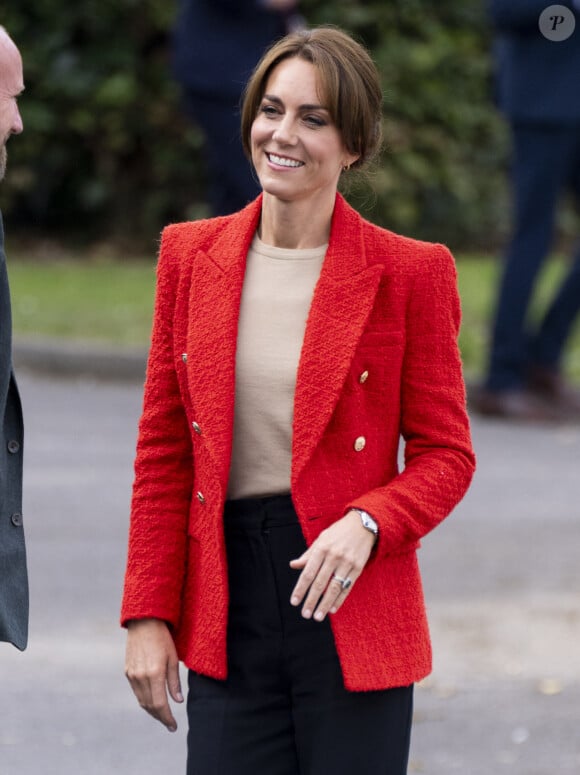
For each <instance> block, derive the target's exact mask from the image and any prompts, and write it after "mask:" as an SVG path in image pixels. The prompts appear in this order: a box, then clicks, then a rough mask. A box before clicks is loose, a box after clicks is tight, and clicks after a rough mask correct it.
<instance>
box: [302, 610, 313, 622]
mask: <svg viewBox="0 0 580 775" xmlns="http://www.w3.org/2000/svg"><path fill="white" fill-rule="evenodd" d="M302 616H303V617H304V618H305V619H310V617H311V616H312V611H310V610H309V609H308V608H306V609H305V610H304V611H302Z"/></svg>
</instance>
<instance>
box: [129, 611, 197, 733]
mask: <svg viewBox="0 0 580 775" xmlns="http://www.w3.org/2000/svg"><path fill="white" fill-rule="evenodd" d="M125 675H126V676H127V678H128V680H129V683H130V684H131V688H132V689H133V691H134V692H135V696H136V697H137V700H138V701H139V705H140V706H141V707H142V708H143V709H144V710H146V711H147V713H150V714H151V715H152V716H153V718H156V719H157V720H158V721H160V722H161V723H162V724H164V725H165V726H166V727H167V729H168V730H169V731H170V732H175V730H176V729H177V722H176V721H175V718H174V717H173V714H172V713H171V708H170V707H169V701H168V698H167V689H169V694H170V695H171V697H172V699H173V700H175V702H183V694H182V693H181V683H180V680H179V660H178V659H177V651H176V649H175V644H174V643H173V638H172V637H171V633H170V632H169V628H168V627H167V624H166V623H165V622H163V621H161V619H135V620H134V621H131V622H129V624H128V626H127V650H126V658H125Z"/></svg>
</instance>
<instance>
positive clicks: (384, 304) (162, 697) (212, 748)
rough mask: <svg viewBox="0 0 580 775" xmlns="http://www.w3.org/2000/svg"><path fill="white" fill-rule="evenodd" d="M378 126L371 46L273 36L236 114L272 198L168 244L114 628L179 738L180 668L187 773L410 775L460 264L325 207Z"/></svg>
mask: <svg viewBox="0 0 580 775" xmlns="http://www.w3.org/2000/svg"><path fill="white" fill-rule="evenodd" d="M380 122H381V89H380V84H379V79H378V74H377V71H376V68H375V66H374V64H373V63H372V60H371V59H370V57H369V55H368V53H367V52H366V50H365V49H364V48H363V47H362V46H360V45H359V44H358V43H356V42H355V41H354V40H352V38H350V37H349V36H348V35H347V34H346V33H344V32H342V31H340V30H337V29H335V28H328V27H322V28H318V29H314V30H310V31H302V32H299V33H295V34H292V35H289V36H287V37H286V38H283V39H282V40H281V41H279V42H278V43H276V44H275V45H274V46H273V47H272V48H271V49H270V51H268V52H267V53H266V54H265V55H264V58H263V59H262V61H261V62H260V63H259V64H258V66H257V68H256V70H255V72H254V74H253V76H252V78H251V79H250V82H249V84H248V87H247V90H246V95H245V102H244V106H243V111H242V138H243V144H244V148H245V151H246V153H247V155H248V156H249V157H250V158H251V160H252V163H253V165H254V168H255V171H256V174H257V176H258V179H259V181H260V184H261V187H262V194H261V195H260V196H259V197H258V198H257V199H256V200H255V201H254V202H252V203H251V204H250V205H248V206H247V207H246V208H245V209H244V210H242V211H241V212H239V213H237V214H235V215H232V216H228V217H225V218H217V219H210V220H207V221H200V222H196V223H184V224H177V225H173V226H170V227H168V228H166V229H165V230H164V232H163V237H162V243H161V254H160V259H159V268H158V280H157V301H156V311H155V320H154V326H153V337H152V344H151V352H150V356H149V365H148V371H147V382H146V387H145V398H144V412H143V416H142V420H141V424H140V432H139V442H138V447H137V461H136V466H135V484H134V491H133V501H132V511H131V531H130V539H129V557H128V563H127V573H126V580H125V594H124V601H123V611H122V622H123V624H124V625H125V626H127V628H128V637H127V659H126V673H127V676H128V678H129V681H130V683H131V685H132V687H133V690H134V692H135V694H136V696H137V698H138V700H139V703H140V705H141V706H142V707H143V708H145V709H146V710H147V711H148V712H149V713H150V714H151V715H152V716H153V717H154V718H156V719H158V720H159V721H161V722H162V723H164V724H165V725H166V726H167V727H168V728H169V729H171V730H173V729H175V719H174V717H173V714H172V712H171V708H170V705H169V701H168V697H167V692H169V694H170V695H171V697H172V698H173V699H174V700H175V701H178V702H181V701H183V696H182V693H181V687H180V684H179V672H178V661H179V660H180V659H181V660H182V661H183V662H185V664H186V665H187V666H188V668H189V695H188V707H187V710H188V721H189V734H188V765H187V772H188V775H194V773H195V775H216V774H217V775H300V774H301V773H308V774H309V775H327V773H329V772H331V773H333V775H352V773H353V772H357V773H358V775H376V773H382V774H383V775H404V773H406V771H407V760H408V753H409V741H410V728H411V717H412V698H413V684H414V682H415V681H417V680H420V679H421V678H423V677H424V676H425V675H427V673H428V672H429V670H430V668H431V649H430V642H429V633H428V628H427V622H426V616H425V607H424V602H423V595H422V590H421V580H420V576H419V571H418V565H417V560H416V549H417V546H418V544H419V540H420V539H421V538H422V537H423V536H424V535H425V534H426V533H428V532H429V531H430V530H431V529H432V528H434V527H435V526H436V525H437V524H438V523H439V522H440V521H441V520H442V519H444V518H445V517H446V516H447V514H449V512H450V511H451V510H452V509H453V507H454V506H455V505H456V504H457V502H458V501H459V500H460V499H461V498H462V496H463V494H464V492H465V490H466V489H467V486H468V484H469V481H470V479H471V476H472V473H473V468H474V455H473V451H472V448H471V440H470V435H469V424H468V420H467V415H466V412H465V391H464V385H463V379H462V373H461V363H460V359H459V353H458V348H457V334H458V328H459V316H460V313H459V300H458V295H457V289H456V281H455V267H454V264H453V259H452V257H451V255H450V254H449V251H448V250H447V249H446V248H444V247H443V246H441V245H430V244H428V243H421V242H416V241H414V240H411V239H408V238H405V237H401V236H399V235H396V234H393V233H392V232H389V231H386V230H384V229H379V228H378V227H376V226H374V225H373V224H371V223H369V222H367V221H365V220H364V219H362V218H361V217H360V215H359V214H358V213H357V212H355V211H354V210H353V209H352V208H351V207H349V205H348V204H347V203H346V202H345V200H344V199H343V198H342V197H341V196H340V195H339V194H338V193H337V186H338V182H339V179H340V176H341V175H342V174H343V173H344V171H345V170H346V169H348V168H349V167H351V166H352V167H361V166H363V165H364V164H365V163H367V162H368V161H369V159H370V158H371V157H372V156H373V154H374V153H375V152H376V150H377V148H378V146H379V144H380ZM400 436H402V437H403V439H404V442H405V470H404V471H403V472H402V473H399V471H398V467H397V453H398V448H399V441H400ZM361 752H364V753H363V754H362V755H361Z"/></svg>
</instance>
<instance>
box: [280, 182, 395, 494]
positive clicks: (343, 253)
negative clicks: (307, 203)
mask: <svg viewBox="0 0 580 775" xmlns="http://www.w3.org/2000/svg"><path fill="white" fill-rule="evenodd" d="M382 270H383V266H382V265H378V264H375V265H373V266H370V267H368V266H367V263H366V257H365V249H364V243H363V238H362V219H361V218H360V216H359V215H358V213H356V212H355V211H354V210H353V209H352V208H350V207H349V206H348V205H347V204H346V202H345V201H344V199H343V198H342V197H341V196H340V195H339V196H337V199H336V204H335V209H334V215H333V221H332V228H331V234H330V240H329V245H328V251H327V254H326V256H325V259H324V264H323V267H322V271H321V274H320V278H319V280H318V283H317V286H316V289H315V291H314V297H313V299H312V304H311V307H310V313H309V316H308V321H307V324H306V332H305V336H304V342H303V345H302V352H301V355H300V363H299V366H298V374H297V381H296V393H295V397H294V422H293V439H292V485H293V486H294V484H295V482H296V480H297V478H298V476H299V475H300V472H301V470H302V469H303V467H304V465H305V464H306V462H307V461H308V459H309V458H310V456H311V455H312V452H313V451H314V449H315V447H316V445H317V443H318V441H319V440H320V438H321V436H322V434H323V432H324V429H325V428H326V426H327V424H328V422H329V420H330V418H331V416H332V413H333V411H334V408H335V406H336V403H337V401H338V398H339V396H340V392H341V389H342V385H343V383H344V380H345V378H346V375H347V373H348V370H349V367H350V363H351V361H352V358H353V356H354V352H355V350H356V345H357V342H358V340H359V338H360V336H361V334H362V332H363V330H364V327H365V324H366V321H367V319H368V316H369V314H370V312H371V309H372V307H373V303H374V300H375V296H376V293H377V290H378V287H379V282H380V279H381V275H382Z"/></svg>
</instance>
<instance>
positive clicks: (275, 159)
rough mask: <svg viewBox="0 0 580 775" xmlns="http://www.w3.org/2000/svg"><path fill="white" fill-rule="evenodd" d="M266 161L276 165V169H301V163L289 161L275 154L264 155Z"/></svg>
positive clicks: (293, 160)
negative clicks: (266, 158)
mask: <svg viewBox="0 0 580 775" xmlns="http://www.w3.org/2000/svg"><path fill="white" fill-rule="evenodd" d="M266 156H267V157H268V161H270V162H271V163H272V164H276V166H278V167H289V168H291V169H295V168H296V167H303V166H304V162H303V161H297V160H296V159H290V158H288V156H278V155H277V154H275V153H266Z"/></svg>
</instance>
